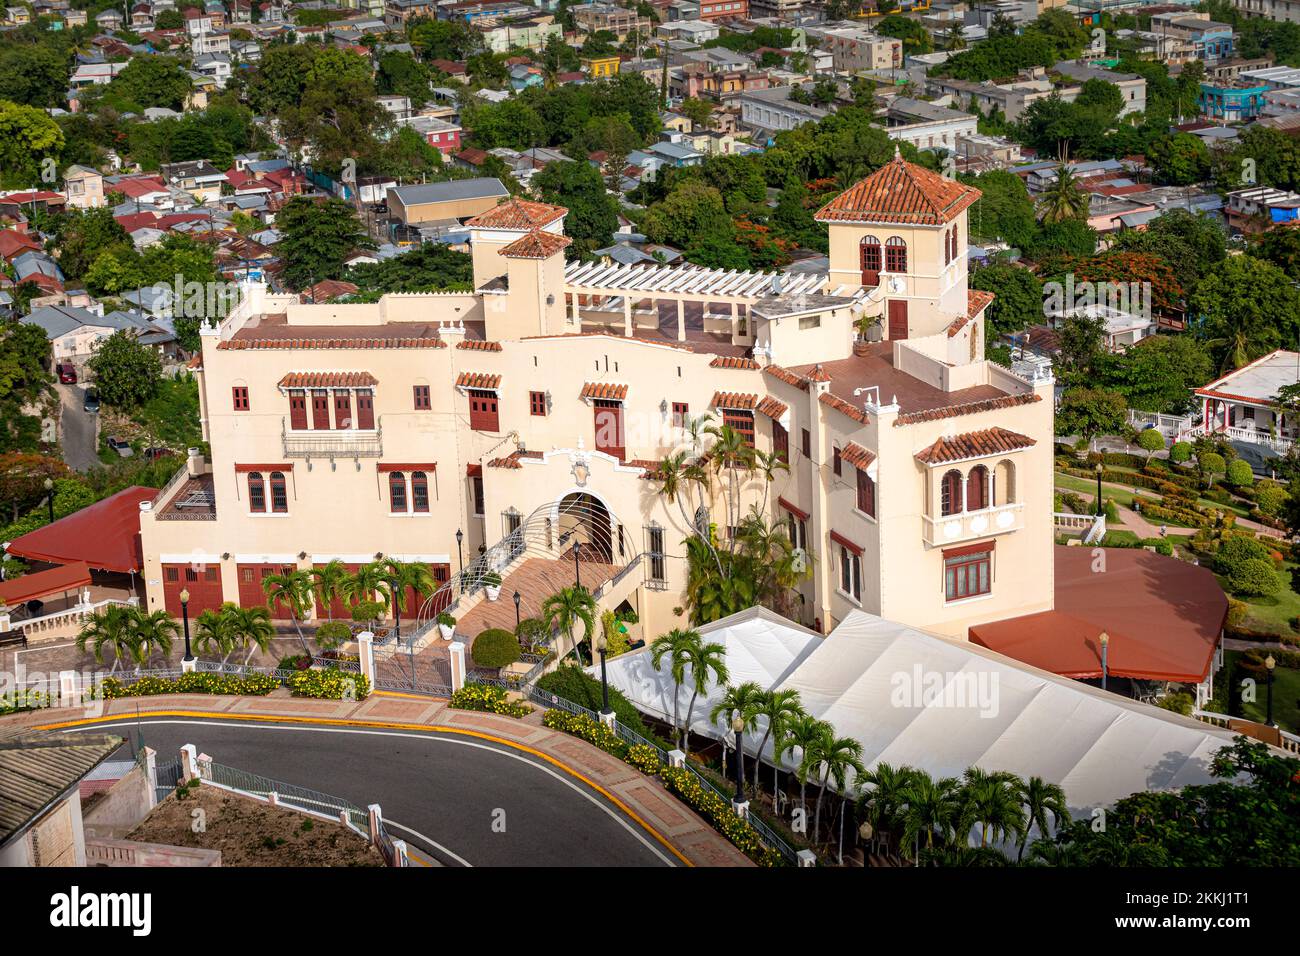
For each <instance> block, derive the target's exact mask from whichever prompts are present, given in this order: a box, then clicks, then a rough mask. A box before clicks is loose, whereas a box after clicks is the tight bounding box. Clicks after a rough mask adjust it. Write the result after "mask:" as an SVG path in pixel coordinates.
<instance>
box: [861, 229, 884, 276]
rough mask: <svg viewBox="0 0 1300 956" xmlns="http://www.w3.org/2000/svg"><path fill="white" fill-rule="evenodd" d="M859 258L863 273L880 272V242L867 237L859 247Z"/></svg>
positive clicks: (874, 238)
mask: <svg viewBox="0 0 1300 956" xmlns="http://www.w3.org/2000/svg"><path fill="white" fill-rule="evenodd" d="M859 249H860V250H861V251H860V256H861V259H862V271H863V272H879V271H880V240H879V239H877V238H876V237H875V236H867V237H866V238H864V239H863V240H862V242H861V244H860V245H859Z"/></svg>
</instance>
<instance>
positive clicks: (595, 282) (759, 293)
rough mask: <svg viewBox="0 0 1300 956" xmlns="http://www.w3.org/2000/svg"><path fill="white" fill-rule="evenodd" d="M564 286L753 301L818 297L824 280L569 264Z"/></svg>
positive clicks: (772, 274) (820, 277)
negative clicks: (809, 294)
mask: <svg viewBox="0 0 1300 956" xmlns="http://www.w3.org/2000/svg"><path fill="white" fill-rule="evenodd" d="M564 284H565V287H566V289H567V290H568V291H570V292H593V293H608V294H616V295H631V294H634V293H639V294H642V295H655V294H659V295H666V296H673V297H680V298H690V297H695V298H708V297H715V298H717V299H719V300H723V299H749V300H757V299H759V298H761V297H763V296H768V295H778V294H779V295H798V294H799V293H801V292H820V291H821V290H822V287H823V286H824V285H825V284H826V276H825V275H824V274H822V273H808V274H804V275H785V274H782V273H779V272H746V271H743V270H739V269H733V270H727V269H703V268H699V267H697V266H652V265H636V266H625V265H618V264H612V265H605V264H604V263H601V262H571V263H569V264H568V265H567V266H566V267H565V270H564Z"/></svg>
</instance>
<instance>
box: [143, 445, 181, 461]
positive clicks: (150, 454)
mask: <svg viewBox="0 0 1300 956" xmlns="http://www.w3.org/2000/svg"><path fill="white" fill-rule="evenodd" d="M174 454H176V452H174V451H172V450H171V449H170V448H164V447H163V446H162V445H150V446H149V447H148V448H146V449H145V450H144V457H145V461H157V460H158V459H159V458H167V457H168V456H170V455H174Z"/></svg>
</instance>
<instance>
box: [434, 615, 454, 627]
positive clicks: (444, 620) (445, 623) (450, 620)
mask: <svg viewBox="0 0 1300 956" xmlns="http://www.w3.org/2000/svg"><path fill="white" fill-rule="evenodd" d="M435 623H436V624H438V625H439V626H441V627H455V626H456V618H455V617H454V616H453V615H451V614H448V613H447V612H446V611H443V612H441V613H440V614H439V615H438V617H437V620H436V621H435Z"/></svg>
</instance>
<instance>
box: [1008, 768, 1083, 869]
mask: <svg viewBox="0 0 1300 956" xmlns="http://www.w3.org/2000/svg"><path fill="white" fill-rule="evenodd" d="M1016 795H1017V796H1018V797H1019V798H1020V806H1021V807H1022V809H1023V810H1024V813H1025V821H1024V826H1023V827H1022V828H1021V830H1020V849H1019V852H1018V853H1017V854H1016V860H1017V862H1018V861H1019V860H1021V859H1022V858H1023V857H1024V855H1025V843H1026V842H1028V840H1029V831H1030V830H1031V829H1033V828H1034V827H1038V832H1039V833H1040V834H1042V836H1043V838H1046V837H1047V815H1048V814H1049V813H1050V814H1051V815H1052V830H1053V831H1055V830H1057V829H1059V828H1060V826H1061V823H1062V822H1063V821H1066V820H1069V819H1070V810H1069V807H1068V806H1067V805H1066V802H1065V791H1064V790H1062V789H1061V788H1060V787H1059V786H1057V785H1056V784H1054V783H1048V782H1047V781H1046V780H1044V779H1043V778H1042V777H1030V778H1029V779H1028V780H1018V781H1017V783H1016Z"/></svg>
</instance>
